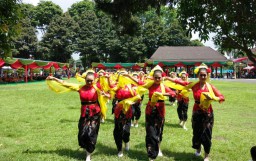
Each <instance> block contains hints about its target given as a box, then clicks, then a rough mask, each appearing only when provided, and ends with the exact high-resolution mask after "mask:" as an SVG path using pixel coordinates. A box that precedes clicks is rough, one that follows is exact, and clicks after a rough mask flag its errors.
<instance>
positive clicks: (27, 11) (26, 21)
mask: <svg viewBox="0 0 256 161" xmlns="http://www.w3.org/2000/svg"><path fill="white" fill-rule="evenodd" d="M34 8H35V7H34V6H33V5H31V4H20V9H21V14H22V15H23V17H24V18H23V19H22V20H21V29H20V34H19V35H18V36H17V37H15V38H14V40H13V44H14V49H13V55H14V56H16V57H19V58H29V57H30V55H33V56H34V57H35V58H36V59H38V58H40V57H39V55H37V45H38V40H37V36H36V29H35V27H33V25H32V23H33V10H34Z"/></svg>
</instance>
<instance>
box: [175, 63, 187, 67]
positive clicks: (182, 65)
mask: <svg viewBox="0 0 256 161" xmlns="http://www.w3.org/2000/svg"><path fill="white" fill-rule="evenodd" d="M174 66H176V67H184V66H185V65H184V64H183V63H182V62H179V63H177V64H175V65H174Z"/></svg>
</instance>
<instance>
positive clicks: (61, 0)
mask: <svg viewBox="0 0 256 161" xmlns="http://www.w3.org/2000/svg"><path fill="white" fill-rule="evenodd" d="M39 1H40V0H22V2H23V3H30V4H33V5H34V6H36V5H37V4H38V3H39ZM51 1H52V2H53V3H55V4H57V5H59V6H60V7H61V8H62V10H63V12H66V11H67V10H68V8H70V7H71V5H72V4H74V3H76V2H79V1H81V0H51ZM213 36H214V34H213V33H212V34H210V40H209V41H206V42H202V43H203V44H204V45H205V46H209V47H211V48H213V49H215V50H217V48H216V47H215V45H214V43H213V41H212V37H213ZM195 39H199V36H198V33H192V38H191V40H195ZM74 59H75V60H77V59H79V56H78V55H76V56H74Z"/></svg>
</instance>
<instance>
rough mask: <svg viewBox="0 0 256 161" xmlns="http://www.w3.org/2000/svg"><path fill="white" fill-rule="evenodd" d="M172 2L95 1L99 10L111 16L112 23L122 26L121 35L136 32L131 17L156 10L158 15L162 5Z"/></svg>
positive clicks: (145, 0) (146, 0) (151, 0)
mask: <svg viewBox="0 0 256 161" xmlns="http://www.w3.org/2000/svg"><path fill="white" fill-rule="evenodd" d="M172 1H173V0H129V1H127V0H95V2H96V5H97V7H98V8H99V9H101V10H103V11H104V12H107V13H109V14H111V15H113V16H112V18H113V20H114V22H115V23H116V24H119V25H121V26H123V33H126V34H134V33H135V32H136V30H137V25H138V22H137V21H136V19H134V17H133V15H135V14H137V13H142V12H145V11H147V10H149V9H150V7H153V8H156V12H157V13H158V14H160V8H161V6H162V5H166V4H169V5H170V4H172Z"/></svg>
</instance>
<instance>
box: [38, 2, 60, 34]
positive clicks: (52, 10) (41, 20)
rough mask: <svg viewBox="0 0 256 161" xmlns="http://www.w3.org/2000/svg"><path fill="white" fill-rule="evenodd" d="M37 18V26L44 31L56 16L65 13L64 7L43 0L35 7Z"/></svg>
mask: <svg viewBox="0 0 256 161" xmlns="http://www.w3.org/2000/svg"><path fill="white" fill-rule="evenodd" d="M34 14H35V20H36V21H37V26H38V27H39V29H42V30H43V31H45V30H46V26H48V25H49V24H50V23H51V21H52V20H53V18H54V17H55V16H60V15H62V14H63V11H62V9H61V8H60V6H59V5H56V4H55V3H53V2H52V1H46V0H41V1H40V2H39V3H38V5H37V6H36V8H35V12H34Z"/></svg>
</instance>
